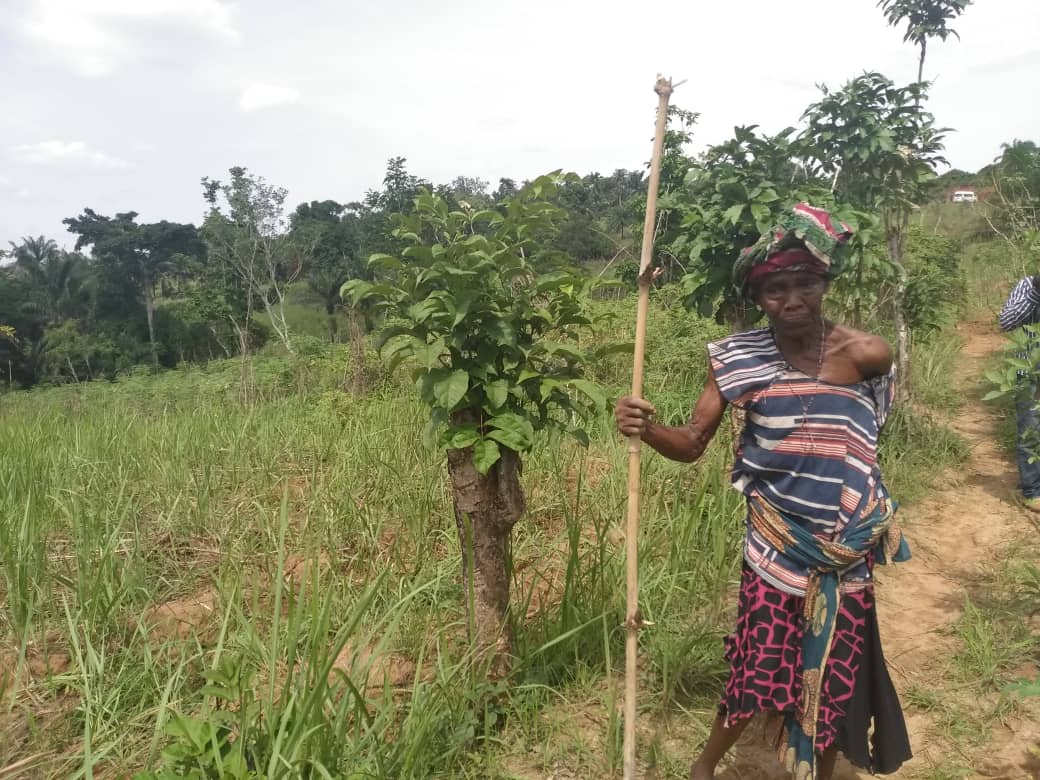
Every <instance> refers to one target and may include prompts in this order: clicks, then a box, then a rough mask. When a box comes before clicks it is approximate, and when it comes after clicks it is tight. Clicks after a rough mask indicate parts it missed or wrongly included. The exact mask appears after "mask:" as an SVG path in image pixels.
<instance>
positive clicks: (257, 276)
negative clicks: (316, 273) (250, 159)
mask: <svg viewBox="0 0 1040 780" xmlns="http://www.w3.org/2000/svg"><path fill="white" fill-rule="evenodd" d="M228 172H229V173H230V174H231V179H230V180H229V181H228V182H221V181H217V180H213V179H210V178H208V177H205V178H203V179H202V189H203V197H204V198H205V200H206V203H207V204H209V213H208V214H207V215H206V220H205V222H203V225H202V230H201V233H202V236H203V238H204V239H205V241H206V245H207V247H208V249H209V256H210V258H211V260H213V261H215V262H217V263H220V264H222V265H224V266H225V267H227V268H230V269H233V271H234V273H235V274H236V275H237V276H238V277H239V280H240V282H241V286H242V287H243V288H244V291H245V295H246V298H247V302H246V306H245V311H246V316H245V321H244V322H243V323H242V325H241V326H239V325H238V324H237V323H236V328H237V329H238V330H239V338H240V341H241V350H242V355H243V356H245V354H246V352H247V351H248V344H247V334H248V332H249V326H250V324H251V322H250V321H251V319H252V314H253V301H254V300H258V301H260V303H261V304H262V305H263V307H264V310H265V311H266V312H267V316H268V318H269V320H270V323H271V328H272V329H273V330H274V332H275V333H276V334H277V336H278V338H279V340H280V341H281V342H282V345H283V346H284V347H285V349H286V350H287V351H288V352H293V351H294V350H293V343H292V336H291V334H290V332H289V323H288V320H286V317H285V294H286V291H287V289H288V286H289V285H290V284H291V283H292V282H293V281H295V280H296V278H297V277H299V275H300V273H301V272H302V270H303V268H304V265H305V264H306V263H305V258H306V257H307V256H308V255H309V253H310V251H311V249H312V248H313V247H312V246H311V245H307V246H301V245H299V244H295V245H294V244H291V243H290V242H289V241H288V240H287V238H286V236H285V233H286V227H287V225H286V218H285V197H286V195H287V194H288V190H286V189H285V188H284V187H277V186H275V185H273V184H270V183H268V182H267V181H266V180H265V179H264V178H263V177H262V176H255V175H252V174H250V173H249V172H248V171H247V170H246V169H245V168H241V167H235V168H231V169H229V171H228Z"/></svg>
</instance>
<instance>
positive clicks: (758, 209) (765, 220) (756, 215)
mask: <svg viewBox="0 0 1040 780" xmlns="http://www.w3.org/2000/svg"><path fill="white" fill-rule="evenodd" d="M751 216H752V218H753V219H754V220H755V227H756V228H758V230H760V231H762V232H765V231H766V230H769V227H770V223H771V222H772V221H773V220H772V217H771V216H770V212H769V206H765V205H763V204H761V203H752V204H751Z"/></svg>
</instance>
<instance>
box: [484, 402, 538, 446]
mask: <svg viewBox="0 0 1040 780" xmlns="http://www.w3.org/2000/svg"><path fill="white" fill-rule="evenodd" d="M488 424H489V425H490V426H491V427H492V428H494V429H495V430H493V431H491V432H490V433H489V434H488V438H492V439H495V440H496V441H499V442H501V443H502V444H504V445H506V446H507V447H509V449H511V450H515V451H516V452H526V451H527V450H529V449H530V448H531V445H532V444H533V443H534V426H533V425H531V422H530V420H527V419H526V418H524V417H521V416H520V415H519V414H515V413H513V412H506V413H505V414H498V415H495V416H494V417H492V418H491V419H490V420H489V421H488Z"/></svg>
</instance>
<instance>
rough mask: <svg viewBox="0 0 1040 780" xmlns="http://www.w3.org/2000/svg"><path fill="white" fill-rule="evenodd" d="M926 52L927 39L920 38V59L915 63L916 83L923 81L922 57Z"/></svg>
mask: <svg viewBox="0 0 1040 780" xmlns="http://www.w3.org/2000/svg"><path fill="white" fill-rule="evenodd" d="M927 53H928V39H927V38H922V39H921V60H920V62H918V64H917V83H918V84H920V83H921V82H922V81H924V57H925V54H927ZM920 102H921V101H920V100H918V101H917V103H918V105H920Z"/></svg>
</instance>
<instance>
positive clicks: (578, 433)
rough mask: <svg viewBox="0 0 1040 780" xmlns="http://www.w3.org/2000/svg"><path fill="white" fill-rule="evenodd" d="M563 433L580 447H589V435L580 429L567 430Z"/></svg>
mask: <svg viewBox="0 0 1040 780" xmlns="http://www.w3.org/2000/svg"><path fill="white" fill-rule="evenodd" d="M564 433H566V434H567V435H568V436H570V437H571V438H572V439H574V440H575V441H577V442H578V444H580V445H581V446H582V447H588V446H589V434H588V433H586V432H585V431H584V430H583V429H581V428H567V429H566V430H565V431H564Z"/></svg>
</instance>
